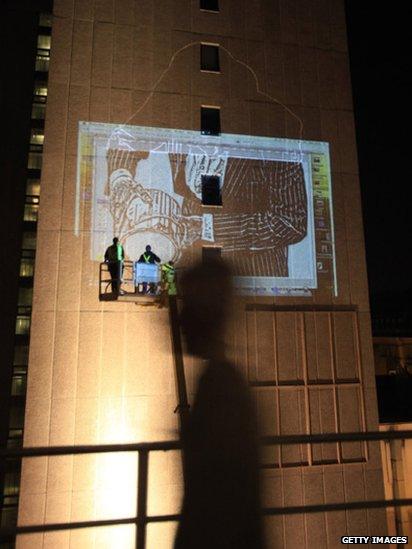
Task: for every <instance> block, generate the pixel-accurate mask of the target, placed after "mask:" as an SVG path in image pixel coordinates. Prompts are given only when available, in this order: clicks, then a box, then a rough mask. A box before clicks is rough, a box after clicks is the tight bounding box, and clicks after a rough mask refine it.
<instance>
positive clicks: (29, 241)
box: [22, 231, 36, 250]
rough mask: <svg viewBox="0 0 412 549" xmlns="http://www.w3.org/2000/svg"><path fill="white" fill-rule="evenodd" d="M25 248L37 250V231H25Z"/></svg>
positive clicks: (23, 246) (23, 245)
mask: <svg viewBox="0 0 412 549" xmlns="http://www.w3.org/2000/svg"><path fill="white" fill-rule="evenodd" d="M22 248H23V250H35V249H36V233H35V231H25V232H24V233H23V244H22Z"/></svg>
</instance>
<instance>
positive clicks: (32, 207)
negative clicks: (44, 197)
mask: <svg viewBox="0 0 412 549" xmlns="http://www.w3.org/2000/svg"><path fill="white" fill-rule="evenodd" d="M38 211H39V197H38V196H27V195H26V201H25V204H24V218H23V219H24V221H37V216H38Z"/></svg>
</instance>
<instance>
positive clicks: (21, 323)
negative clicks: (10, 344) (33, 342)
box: [16, 315, 30, 335]
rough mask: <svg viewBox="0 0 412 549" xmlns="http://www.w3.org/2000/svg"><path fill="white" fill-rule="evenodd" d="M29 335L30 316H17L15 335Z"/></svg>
mask: <svg viewBox="0 0 412 549" xmlns="http://www.w3.org/2000/svg"><path fill="white" fill-rule="evenodd" d="M29 333H30V316H29V315H17V317H16V335H28V334H29Z"/></svg>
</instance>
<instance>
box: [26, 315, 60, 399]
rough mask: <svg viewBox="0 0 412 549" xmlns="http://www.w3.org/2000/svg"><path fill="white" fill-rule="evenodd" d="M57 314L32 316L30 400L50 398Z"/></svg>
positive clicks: (29, 376)
mask: <svg viewBox="0 0 412 549" xmlns="http://www.w3.org/2000/svg"><path fill="white" fill-rule="evenodd" d="M54 322H55V314H54V313H52V312H45V313H44V312H41V311H38V312H37V313H34V314H33V316H32V327H31V338H32V344H31V345H30V355H29V368H28V379H27V396H28V398H31V397H33V398H42V399H43V398H44V399H47V398H50V397H51V380H52V368H53V338H54Z"/></svg>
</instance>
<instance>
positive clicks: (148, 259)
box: [138, 244, 160, 295]
mask: <svg viewBox="0 0 412 549" xmlns="http://www.w3.org/2000/svg"><path fill="white" fill-rule="evenodd" d="M138 263H145V264H146V265H154V264H155V263H160V257H158V256H157V255H156V254H155V253H153V252H152V247H151V246H149V244H148V245H147V246H146V251H145V252H144V253H142V255H141V256H140V257H139V261H138ZM142 293H144V294H149V295H156V284H155V283H154V282H149V284H148V283H147V282H143V283H142Z"/></svg>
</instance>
